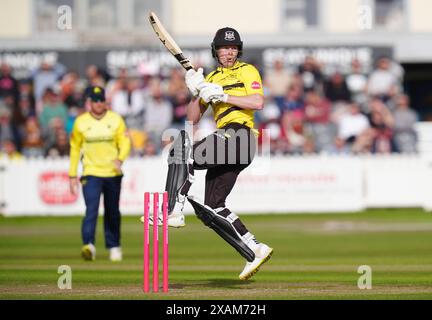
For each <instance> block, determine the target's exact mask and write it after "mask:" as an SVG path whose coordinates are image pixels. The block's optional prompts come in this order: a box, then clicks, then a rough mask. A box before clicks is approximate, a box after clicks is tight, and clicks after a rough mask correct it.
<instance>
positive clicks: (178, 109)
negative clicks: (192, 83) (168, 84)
mask: <svg viewBox="0 0 432 320" xmlns="http://www.w3.org/2000/svg"><path fill="white" fill-rule="evenodd" d="M189 101H190V96H189V91H188V90H186V91H185V90H180V91H177V92H176V93H175V94H174V96H173V97H172V100H171V104H172V108H173V122H172V126H173V127H174V128H177V129H179V130H180V129H184V126H185V121H186V107H187V105H188V104H189Z"/></svg>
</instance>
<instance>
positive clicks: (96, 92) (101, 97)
mask: <svg viewBox="0 0 432 320" xmlns="http://www.w3.org/2000/svg"><path fill="white" fill-rule="evenodd" d="M88 97H89V98H90V99H91V101H93V102H104V101H105V89H104V88H102V87H99V86H94V87H91V88H90V92H89V93H88Z"/></svg>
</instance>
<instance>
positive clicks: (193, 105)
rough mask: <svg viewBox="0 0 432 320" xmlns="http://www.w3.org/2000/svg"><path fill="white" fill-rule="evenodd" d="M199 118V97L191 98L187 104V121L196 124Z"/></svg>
mask: <svg viewBox="0 0 432 320" xmlns="http://www.w3.org/2000/svg"><path fill="white" fill-rule="evenodd" d="M200 119H201V107H200V104H199V98H192V100H191V102H190V103H189V105H188V106H187V121H190V122H192V123H193V124H197V123H198V121H200Z"/></svg>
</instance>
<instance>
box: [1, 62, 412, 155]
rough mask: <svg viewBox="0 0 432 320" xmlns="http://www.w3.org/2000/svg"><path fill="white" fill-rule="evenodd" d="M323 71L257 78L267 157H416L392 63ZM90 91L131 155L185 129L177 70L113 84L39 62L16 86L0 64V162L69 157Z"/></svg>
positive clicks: (279, 70) (278, 65)
mask: <svg viewBox="0 0 432 320" xmlns="http://www.w3.org/2000/svg"><path fill="white" fill-rule="evenodd" d="M323 70H324V68H323V65H322V64H320V63H318V62H317V61H316V60H315V59H314V58H313V57H311V56H308V57H306V58H305V60H304V62H303V63H302V64H301V65H299V66H295V68H292V66H290V68H288V67H287V66H285V65H284V64H283V63H282V61H279V60H277V61H275V63H274V65H273V67H272V68H271V69H269V70H264V71H263V84H264V92H265V99H266V103H265V107H264V109H263V110H262V111H261V112H257V113H256V127H257V128H258V129H259V130H260V131H261V135H260V136H259V142H260V143H267V142H269V146H270V151H271V153H272V154H310V153H322V152H325V153H329V154H359V153H394V152H398V153H414V152H416V141H417V137H416V133H415V130H414V124H415V123H416V122H417V121H418V116H417V113H416V112H415V111H414V110H413V109H412V108H411V107H410V99H409V97H408V96H407V95H406V94H405V93H404V91H403V85H402V81H403V74H404V71H403V68H402V67H401V66H400V65H399V64H398V63H396V62H395V61H392V60H391V59H389V58H387V57H382V58H380V59H378V61H377V62H376V65H375V66H374V68H373V70H372V71H371V72H369V73H364V72H362V68H361V65H360V63H359V61H358V60H353V61H352V64H351V71H350V72H348V73H343V72H341V71H338V70H335V71H333V72H331V73H327V72H324V71H323ZM94 85H100V86H104V87H105V88H106V94H107V101H108V103H109V105H110V106H111V108H112V109H113V110H114V111H116V112H118V113H120V114H121V115H122V116H123V117H124V119H125V121H126V124H127V126H128V128H129V131H130V136H131V139H132V145H133V152H132V155H134V156H148V155H155V154H159V153H160V152H161V150H162V148H163V146H164V144H165V143H166V142H163V141H162V138H161V137H162V134H163V132H164V131H165V130H166V129H169V128H176V129H180V128H182V127H184V122H185V119H186V106H187V104H188V102H189V99H190V95H189V92H188V89H187V87H186V85H185V82H184V71H183V70H181V69H178V68H173V69H171V70H170V72H169V74H168V75H163V74H162V73H159V74H150V73H148V74H141V75H140V76H138V77H137V76H131V75H129V74H128V71H127V70H121V71H120V72H119V73H118V74H117V75H116V76H115V77H112V76H110V75H109V74H108V73H107V72H104V71H103V70H102V69H100V68H98V67H97V66H96V65H89V66H87V68H86V74H85V77H82V78H80V76H79V75H78V74H77V73H76V72H73V71H69V70H66V69H65V67H64V66H62V65H60V64H58V65H50V64H48V63H42V64H41V66H40V67H39V68H38V69H37V70H34V71H33V72H32V74H31V76H30V77H29V78H26V79H19V80H18V79H16V78H14V76H13V70H12V69H11V68H10V66H8V65H7V64H4V63H3V64H2V65H1V66H0V142H1V145H0V146H1V150H0V158H1V157H8V158H10V159H19V158H23V157H62V156H67V155H68V154H69V135H70V132H71V130H72V126H73V122H74V120H75V118H76V117H77V116H78V115H79V114H81V113H83V112H85V111H86V99H85V96H86V90H87V89H88V88H89V87H90V86H94ZM204 117H205V119H204V121H201V122H200V126H201V127H199V128H196V129H202V130H204V131H205V132H206V133H208V131H209V130H213V129H215V127H214V121H213V120H212V114H211V111H209V112H207V113H206V114H205V116H204ZM197 137H198V138H199V137H200V135H198V136H197ZM167 142H168V141H167Z"/></svg>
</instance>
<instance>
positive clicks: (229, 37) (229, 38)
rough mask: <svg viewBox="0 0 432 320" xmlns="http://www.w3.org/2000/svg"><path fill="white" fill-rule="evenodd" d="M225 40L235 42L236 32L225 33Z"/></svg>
mask: <svg viewBox="0 0 432 320" xmlns="http://www.w3.org/2000/svg"><path fill="white" fill-rule="evenodd" d="M225 40H227V41H234V40H235V35H234V31H225Z"/></svg>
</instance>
